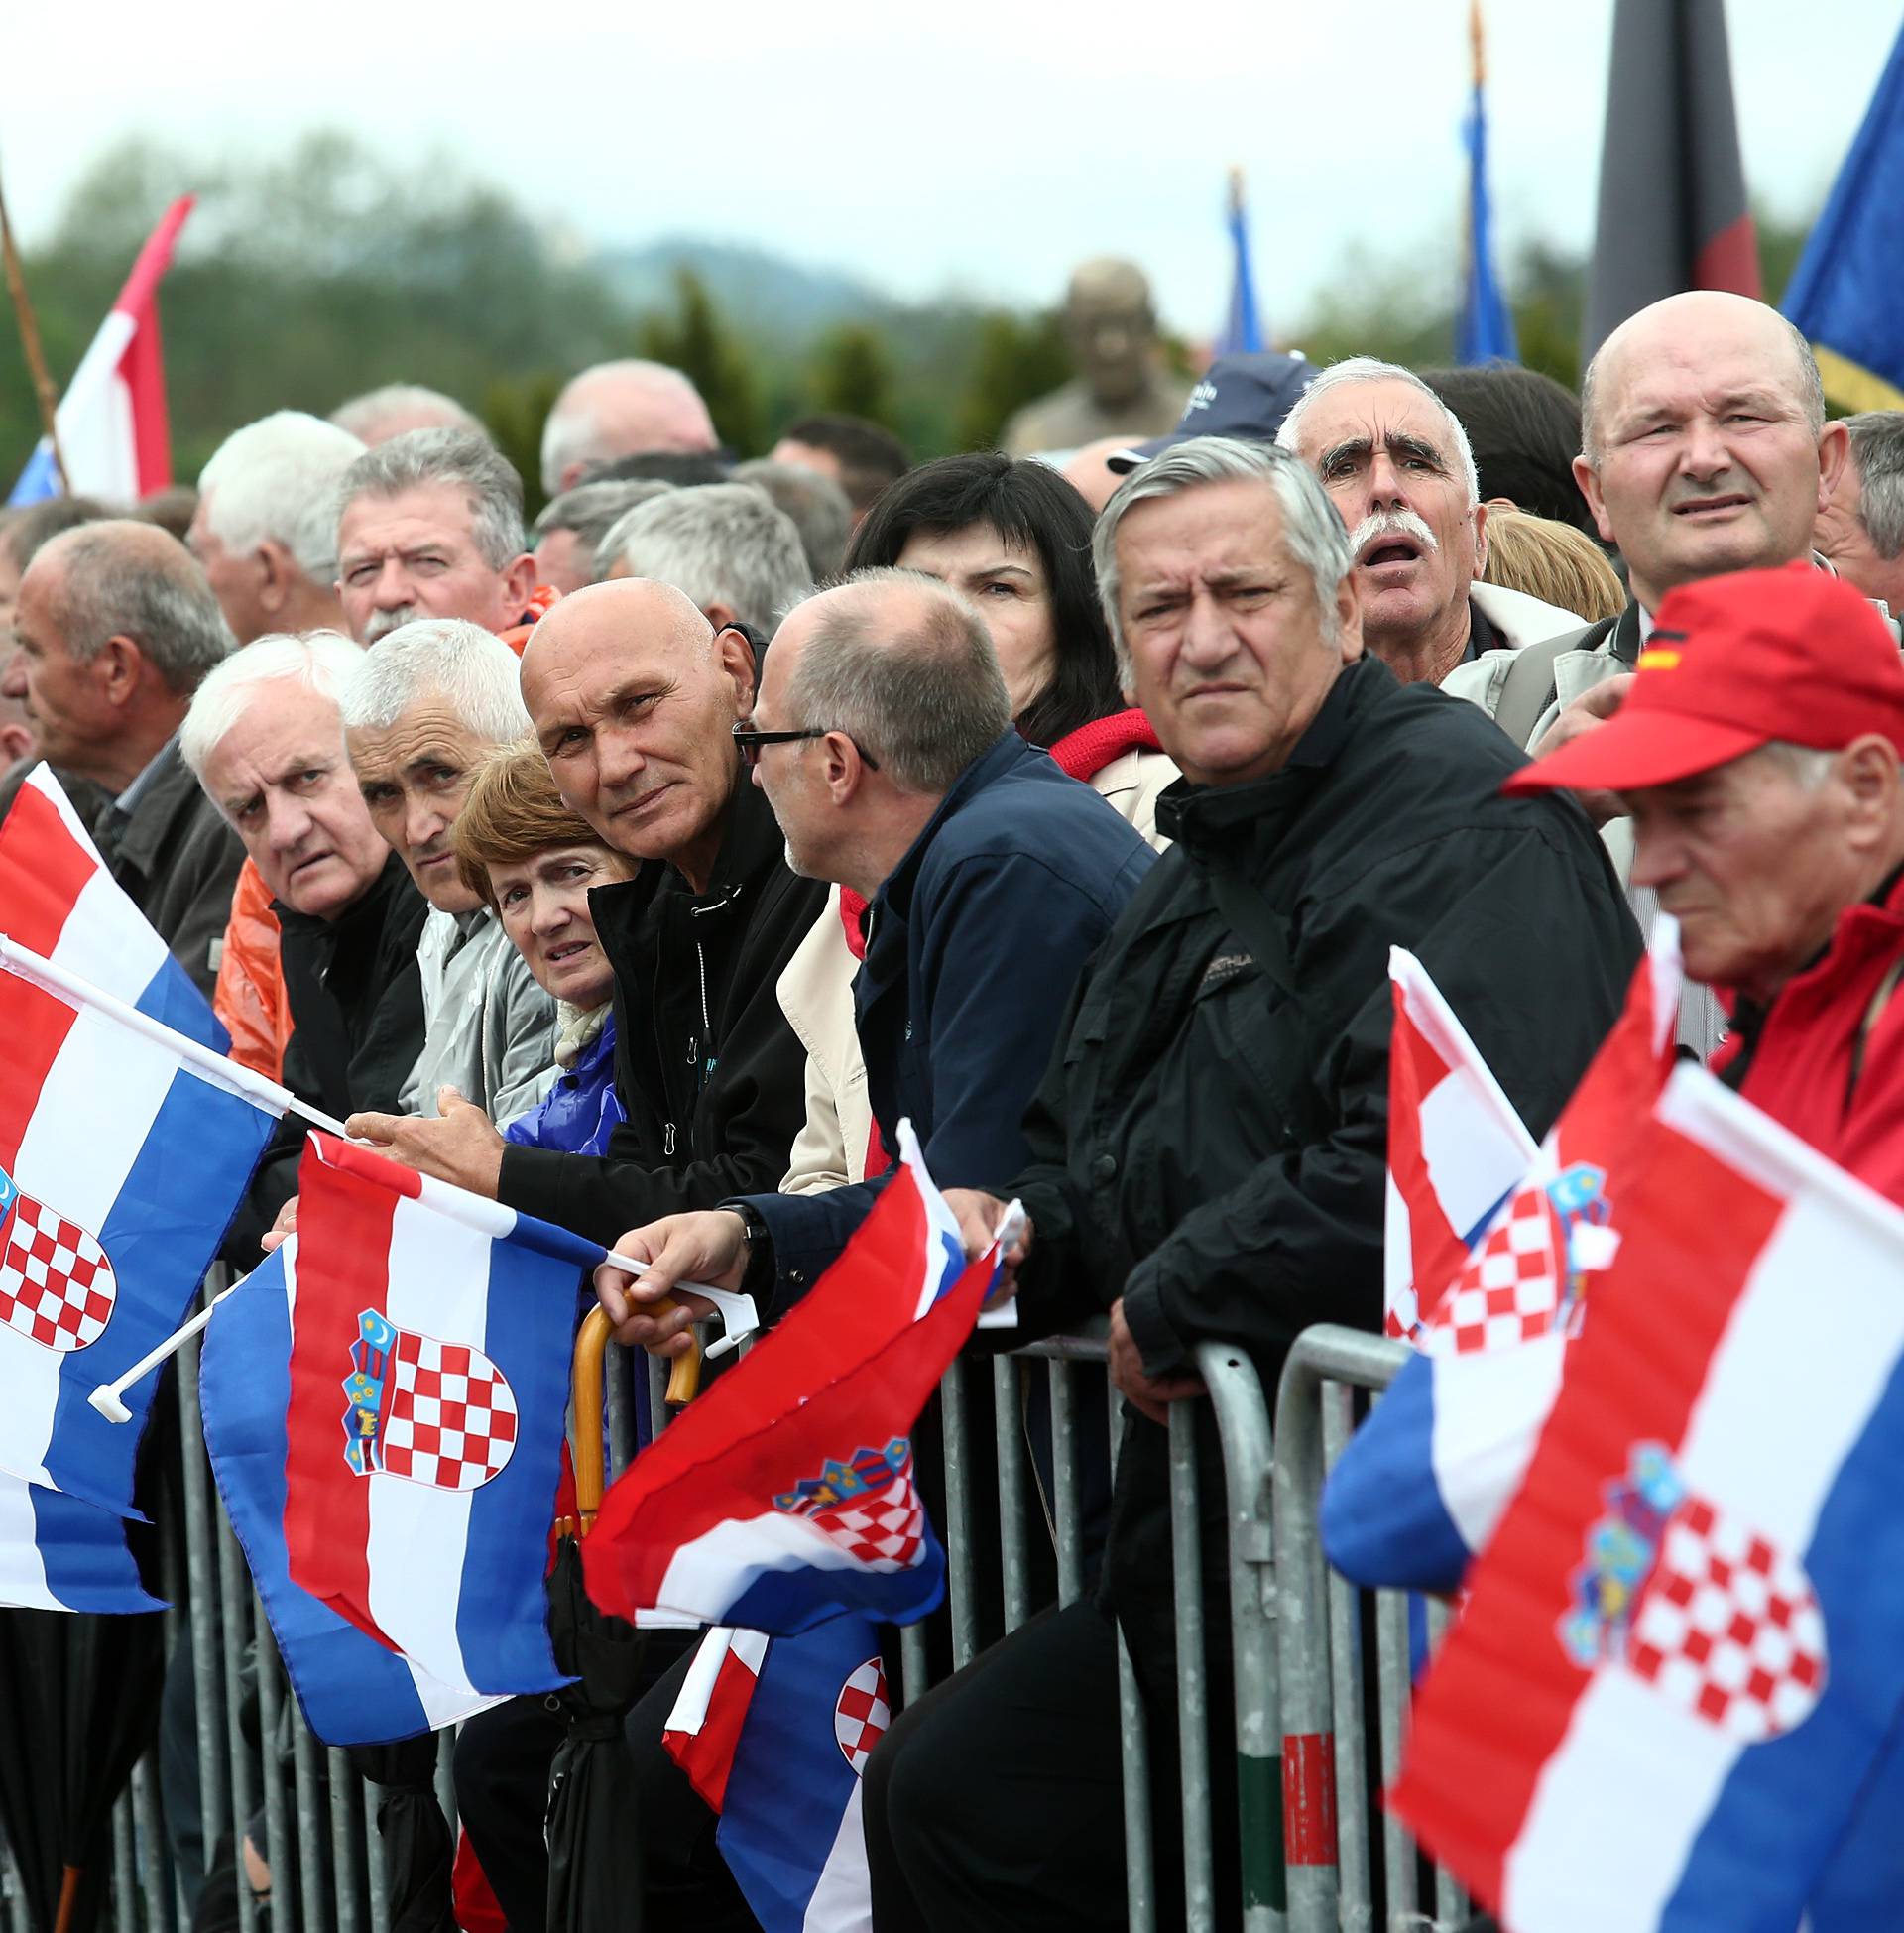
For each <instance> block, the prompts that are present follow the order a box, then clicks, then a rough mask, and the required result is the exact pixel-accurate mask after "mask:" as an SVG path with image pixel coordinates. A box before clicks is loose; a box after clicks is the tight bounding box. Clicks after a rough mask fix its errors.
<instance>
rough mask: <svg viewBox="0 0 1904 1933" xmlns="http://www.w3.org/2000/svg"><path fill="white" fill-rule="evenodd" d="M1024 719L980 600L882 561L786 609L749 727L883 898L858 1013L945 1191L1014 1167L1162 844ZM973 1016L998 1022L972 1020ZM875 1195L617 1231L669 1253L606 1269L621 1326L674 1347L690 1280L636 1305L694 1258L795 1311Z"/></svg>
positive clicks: (691, 1268) (770, 765) (811, 820)
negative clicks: (1068, 1018) (1088, 966)
mask: <svg viewBox="0 0 1904 1933" xmlns="http://www.w3.org/2000/svg"><path fill="white" fill-rule="evenodd" d="M735 736H736V738H737V739H738V740H739V741H740V743H741V746H742V748H743V751H744V754H745V756H746V757H747V759H748V760H749V761H750V763H752V765H753V766H754V782H755V784H756V785H759V786H760V787H761V789H762V790H763V791H764V792H765V793H766V794H767V797H768V800H769V802H770V803H771V804H772V805H773V816H774V817H775V819H777V820H778V822H779V826H780V830H781V832H782V833H783V834H784V835H785V839H786V850H787V856H788V859H789V860H790V862H791V864H792V865H793V867H794V868H795V870H796V871H798V872H799V873H801V874H802V875H803V876H805V877H806V878H809V879H821V880H828V881H833V882H836V883H838V884H839V885H842V886H848V887H851V888H852V889H853V891H854V892H855V893H858V894H859V895H861V896H862V897H863V898H864V899H865V900H867V901H868V902H869V905H870V909H869V912H868V914H867V920H866V924H867V929H868V932H869V934H870V938H869V940H868V944H867V953H866V964H865V967H864V970H863V971H862V972H861V973H860V975H859V977H858V979H857V981H856V982H855V985H854V1008H855V1018H856V1025H857V1030H858V1032H859V1036H860V1043H861V1048H862V1051H863V1052H864V1054H865V1058H866V1064H867V1081H868V1086H869V1089H870V1091H871V1094H872V1099H873V1108H874V1113H875V1116H876V1117H877V1119H878V1122H879V1125H880V1129H881V1133H882V1138H883V1140H884V1142H885V1145H886V1151H887V1155H888V1157H889V1158H890V1159H896V1157H897V1153H898V1135H897V1129H898V1124H899V1122H900V1120H901V1119H905V1118H909V1119H910V1120H911V1122H912V1126H913V1128H914V1130H915V1131H916V1132H917V1134H918V1136H919V1139H920V1142H921V1145H922V1146H923V1148H924V1149H925V1157H926V1164H927V1166H928V1167H929V1168H930V1169H931V1171H932V1173H933V1175H934V1176H935V1178H937V1180H938V1181H939V1183H940V1185H941V1186H949V1185H954V1184H976V1183H978V1182H981V1181H984V1180H985V1179H987V1178H989V1177H990V1176H992V1175H995V1174H1004V1173H1009V1172H1014V1171H1015V1170H1016V1169H1017V1167H1018V1166H1019V1165H1020V1164H1021V1162H1022V1160H1023V1157H1024V1139H1023V1133H1022V1129H1021V1126H1020V1123H1021V1120H1022V1117H1023V1114H1024V1108H1025V1103H1026V1102H1027V1101H1028V1100H1029V1099H1030V1094H1031V1089H1032V1087H1033V1085H1034V1084H1035V1082H1036V1080H1037V1076H1038V1072H1039V1070H1040V1069H1041V1068H1042V1066H1043V1064H1044V1061H1045V1059H1046V1057H1047V1056H1048V1055H1049V1053H1050V1051H1051V1042H1052V1040H1053V1039H1054V1038H1055V1037H1056V1034H1057V1030H1058V1022H1059V1020H1060V1018H1061V1017H1062V1014H1063V1010H1064V1004H1065V1002H1066V1000H1067V999H1068V998H1069V995H1070V989H1071V983H1072V982H1073V981H1074V980H1075V979H1076V978H1077V975H1078V970H1079V969H1080V968H1081V967H1082V966H1083V964H1084V962H1085V960H1086V959H1087V958H1088V957H1089V956H1090V954H1091V953H1092V952H1093V951H1094V950H1095V948H1096V947H1097V946H1098V944H1099V943H1100V942H1101V941H1102V940H1103V938H1104V936H1105V934H1106V933H1107V932H1108V931H1109V930H1110V928H1111V925H1112V923H1113V921H1114V920H1115V919H1116V918H1117V916H1118V914H1119V913H1120V912H1121V911H1122V910H1123V909H1124V906H1125V905H1126V903H1127V902H1128V901H1129V900H1130V895H1131V893H1132V892H1133V891H1134V890H1135V888H1136V885H1137V882H1138V881H1139V880H1140V879H1141V878H1142V877H1143V875H1144V873H1145V871H1146V870H1147V869H1148V867H1149V864H1150V860H1151V857H1152V855H1151V852H1150V848H1149V847H1148V846H1146V845H1145V844H1144V842H1143V841H1142V840H1141V839H1140V838H1138V836H1137V835H1136V833H1135V832H1133V831H1132V830H1131V829H1130V824H1129V822H1128V821H1126V820H1125V819H1123V818H1121V817H1120V816H1119V815H1118V814H1117V813H1116V812H1114V811H1113V810H1111V808H1110V807H1109V806H1107V805H1106V804H1105V803H1104V801H1103V800H1102V799H1101V798H1099V797H1098V796H1097V794H1096V793H1095V792H1093V791H1092V790H1091V789H1090V787H1089V786H1087V785H1079V784H1078V783H1077V782H1076V781H1075V780H1067V779H1066V777H1065V775H1064V774H1063V773H1062V772H1061V771H1060V770H1059V769H1058V767H1057V766H1055V765H1053V764H1052V762H1051V760H1050V759H1049V758H1048V757H1047V756H1046V755H1045V754H1044V753H1042V752H1040V751H1037V750H1036V749H1035V748H1033V747H1031V746H1028V745H1027V744H1025V742H1024V741H1023V739H1021V738H1019V736H1018V735H1017V733H1016V732H1015V731H1013V730H1011V700H1010V698H1009V697H1008V696H1007V695H1006V689H1005V680H1004V677H1003V675H1002V673H1001V672H1000V670H999V661H998V655H997V653H996V652H994V650H993V649H992V640H991V638H990V636H989V635H988V634H987V632H986V629H985V625H984V621H983V620H982V619H981V618H980V617H979V615H978V613H977V611H976V610H975V609H974V608H973V607H972V606H971V605H969V604H968V603H967V602H966V601H965V599H964V598H963V597H961V596H960V595H959V594H958V593H957V592H955V591H952V590H949V589H947V588H946V587H945V586H944V585H942V584H937V583H934V582H933V581H932V580H930V579H927V578H919V577H915V576H912V575H910V574H909V573H906V572H902V571H896V570H874V571H864V572H861V573H860V574H859V575H858V576H855V577H854V578H852V579H850V580H849V581H848V582H847V583H846V584H844V585H842V586H841V587H840V588H839V589H837V590H832V591H826V592H823V593H821V594H820V595H819V596H817V597H814V598H811V599H809V600H808V601H807V602H806V603H804V604H802V605H800V606H799V607H798V608H797V609H796V610H795V611H794V612H793V613H792V615H791V616H789V617H788V618H787V620H786V622H785V623H784V624H783V625H781V627H780V629H779V631H778V633H777V634H776V635H775V637H774V640H773V650H772V651H770V652H769V653H768V654H767V659H766V668H765V671H764V674H763V677H762V681H761V693H760V699H759V702H758V703H757V704H756V705H755V707H754V716H753V719H752V721H751V724H750V726H749V728H748V729H746V730H744V731H739V732H737V733H736V734H735ZM974 1014H983V1015H985V1016H987V1023H986V1025H985V1026H983V1027H971V1026H969V1025H967V1024H966V1017H968V1016H971V1015H974ZM878 1191H879V1183H877V1182H871V1183H860V1184H857V1185H851V1186H847V1187H843V1188H836V1189H833V1190H830V1191H829V1192H827V1193H824V1194H818V1195H778V1194H773V1195H761V1196H754V1197H750V1198H749V1199H747V1200H745V1201H742V1202H739V1203H736V1204H735V1205H734V1207H733V1208H731V1209H723V1210H721V1211H719V1212H717V1213H713V1214H700V1215H685V1216H678V1217H675V1218H672V1219H671V1220H669V1221H664V1222H660V1223H657V1224H655V1225H654V1226H653V1227H649V1228H644V1229H639V1230H637V1231H635V1232H634V1233H633V1234H631V1235H628V1236H625V1237H623V1242H624V1243H631V1242H632V1243H633V1244H635V1246H634V1247H633V1248H623V1249H622V1253H624V1254H626V1255H632V1256H634V1257H635V1258H636V1259H637V1260H639V1261H653V1262H654V1263H655V1264H656V1267H655V1269H654V1274H653V1275H652V1276H651V1277H649V1278H645V1279H644V1280H643V1281H642V1282H641V1283H640V1284H639V1285H630V1284H629V1282H628V1278H627V1277H626V1276H625V1275H624V1274H622V1272H621V1271H620V1270H605V1271H604V1275H603V1301H604V1302H605V1303H606V1304H607V1306H608V1307H609V1308H610V1310H611V1312H612V1313H614V1314H615V1315H616V1316H617V1318H618V1320H619V1322H620V1325H621V1326H620V1329H619V1331H618V1333H619V1334H620V1335H621V1336H622V1338H623V1340H624V1341H628V1342H643V1343H647V1344H649V1345H650V1346H651V1347H658V1349H659V1350H660V1352H661V1353H664V1354H672V1353H675V1352H676V1351H678V1350H680V1349H682V1348H684V1347H685V1346H686V1345H685V1343H684V1342H682V1341H678V1340H676V1338H677V1337H678V1335H679V1332H680V1331H681V1330H682V1329H683V1328H685V1326H686V1324H687V1322H688V1320H689V1319H690V1312H691V1311H692V1310H693V1308H694V1307H695V1305H697V1304H698V1301H699V1298H698V1297H689V1298H686V1299H685V1301H684V1302H683V1305H682V1307H681V1308H680V1309H679V1310H678V1311H676V1312H675V1313H674V1314H671V1315H667V1316H663V1317H661V1318H659V1319H658V1320H657V1319H655V1318H654V1317H652V1316H650V1315H648V1314H647V1312H646V1305H647V1304H650V1303H652V1302H654V1301H655V1300H656V1299H657V1298H658V1297H659V1296H660V1295H662V1294H665V1293H668V1292H669V1291H670V1290H671V1289H672V1286H673V1284H674V1282H675V1281H676V1280H678V1279H681V1278H683V1277H685V1278H689V1279H699V1280H703V1281H711V1282H713V1283H715V1284H716V1285H717V1286H718V1285H722V1284H723V1283H728V1284H732V1283H737V1282H738V1281H739V1279H740V1274H741V1270H742V1268H743V1265H744V1264H745V1265H746V1266H747V1267H748V1274H749V1285H750V1289H751V1290H754V1291H758V1292H759V1296H758V1299H760V1300H761V1302H762V1304H763V1306H764V1307H767V1308H770V1309H772V1308H776V1307H783V1306H785V1305H786V1304H787V1303H790V1302H791V1301H792V1300H793V1299H794V1298H795V1296H797V1295H798V1294H799V1293H800V1292H801V1291H803V1290H804V1289H805V1288H806V1287H807V1286H809V1285H810V1284H811V1282H812V1281H813V1279H814V1278H815V1277H816V1276H817V1275H818V1273H819V1272H820V1271H821V1270H822V1269H824V1268H825V1267H826V1265H827V1264H828V1262H830V1261H831V1260H832V1258H833V1256H834V1255H835V1254H837V1252H838V1251H839V1249H840V1248H841V1246H842V1245H843V1244H844V1242H845V1240H846V1237H847V1236H848V1235H849V1234H850V1233H851V1231H852V1230H853V1228H854V1227H856V1226H857V1225H858V1223H859V1221H860V1219H861V1217H862V1216H863V1215H864V1214H865V1213H866V1211H867V1209H868V1208H869V1207H871V1205H872V1202H873V1198H874V1196H875V1195H876V1194H877V1193H878ZM750 1228H752V1229H753V1230H754V1239H753V1240H752V1241H749V1240H748V1239H747V1238H748V1231H749V1229H750ZM631 1306H632V1309H633V1313H632V1314H631V1313H630V1310H631ZM703 1312H704V1311H703Z"/></svg>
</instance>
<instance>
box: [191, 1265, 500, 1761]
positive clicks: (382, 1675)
mask: <svg viewBox="0 0 1904 1933" xmlns="http://www.w3.org/2000/svg"><path fill="white" fill-rule="evenodd" d="M298 1241H299V1238H298V1237H297V1236H293V1237H292V1238H291V1239H290V1240H289V1241H287V1242H286V1243H285V1245H284V1246H283V1247H282V1248H280V1249H277V1250H275V1251H274V1252H273V1253H272V1254H271V1255H269V1256H267V1257H266V1258H265V1260H264V1261H263V1262H262V1263H261V1264H260V1265H259V1266H258V1267H257V1268H256V1269H253V1270H252V1272H251V1274H250V1275H249V1276H247V1277H246V1279H245V1280H244V1281H243V1282H242V1283H240V1284H239V1286H238V1288H237V1289H236V1290H235V1291H234V1292H233V1293H232V1294H231V1295H229V1296H227V1297H226V1298H225V1300H224V1301H222V1302H221V1303H220V1304H219V1305H218V1309H217V1313H216V1314H214V1315H213V1317H212V1318H211V1322H210V1324H209V1325H208V1327H207V1328H206V1331H205V1344H204V1354H203V1355H202V1356H201V1357H200V1359H199V1365H198V1409H199V1414H200V1416H201V1417H202V1419H203V1422H204V1431H205V1448H206V1450H207V1451H208V1452H209V1453H210V1456H211V1471H212V1475H213V1477H214V1478H215V1479H216V1480H217V1484H218V1494H219V1495H220V1496H221V1497H222V1498H223V1499H224V1500H225V1510H226V1513H227V1514H228V1515H229V1516H230V1518H231V1527H232V1529H233V1530H235V1531H236V1532H237V1535H238V1541H239V1543H240V1545H241V1546H242V1547H243V1549H244V1553H245V1561H246V1562H247V1563H248V1564H249V1565H250V1567H251V1575H252V1579H253V1581H254V1582H255V1583H256V1584H257V1586H258V1596H259V1599H260V1600H261V1602H262V1603H263V1605H264V1607H265V1616H266V1617H267V1618H268V1619H269V1620H270V1622H271V1633H272V1636H273V1637H274V1638H275V1639H276V1640H277V1644H278V1651H279V1655H280V1656H281V1657H282V1658H283V1659H284V1661H285V1672H286V1675H287V1676H288V1677H289V1678H290V1680H291V1686H292V1690H293V1691H294V1692H296V1694H297V1703H298V1704H299V1706H301V1707H302V1709H303V1714H304V1719H305V1722H306V1723H307V1724H308V1725H309V1727H310V1729H311V1730H312V1731H313V1732H314V1733H315V1734H316V1735H317V1737H318V1738H319V1739H321V1740H322V1741H323V1743H324V1744H325V1745H329V1746H357V1745H384V1744H388V1743H390V1742H391V1741H393V1740H397V1739H409V1738H414V1737H415V1736H416V1734H417V1733H419V1732H433V1731H436V1730H438V1729H439V1728H440V1727H442V1726H445V1725H453V1724H455V1723H456V1721H457V1720H458V1719H463V1718H467V1717H468V1716H469V1715H470V1714H471V1713H472V1712H479V1711H482V1710H484V1709H485V1708H486V1707H488V1706H490V1705H494V1704H496V1703H497V1702H499V1701H498V1700H497V1699H495V1698H493V1697H487V1696H484V1695H482V1694H479V1693H474V1692H472V1691H471V1690H469V1688H468V1687H467V1686H456V1685H446V1684H444V1683H442V1682H441V1681H440V1680H438V1679H436V1678H433V1677H431V1676H430V1674H429V1673H428V1672H427V1671H425V1670H423V1669H422V1668H421V1667H420V1666H419V1665H416V1664H414V1663H412V1662H411V1660H410V1659H408V1658H403V1657H398V1656H396V1655H394V1654H393V1653H392V1652H391V1650H390V1649H389V1648H388V1646H386V1645H384V1644H381V1643H379V1642H378V1641H377V1639H376V1638H374V1637H370V1636H367V1635H366V1634H365V1633H364V1632H363V1631H360V1630H359V1629H358V1628H357V1627H356V1626H355V1625H353V1624H352V1623H351V1622H350V1621H349V1620H348V1619H347V1618H342V1617H340V1616H339V1615H338V1614H337V1613H336V1612H335V1611H333V1610H331V1609H330V1608H329V1606H327V1605H322V1604H319V1603H318V1602H317V1600H316V1599H315V1598H313V1597H312V1596H311V1595H310V1593H309V1592H308V1591H304V1590H300V1589H299V1588H298V1587H297V1585H296V1584H294V1583H293V1582H292V1580H291V1557H290V1552H289V1551H288V1550H287V1548H286V1545H285V1468H286V1463H287V1460H288V1453H289V1447H290V1445H289V1440H288V1433H287V1428H286V1417H287V1416H288V1415H289V1413H290V1410H291V1332H292V1320H293V1311H294V1309H295V1307H296V1305H297V1250H298Z"/></svg>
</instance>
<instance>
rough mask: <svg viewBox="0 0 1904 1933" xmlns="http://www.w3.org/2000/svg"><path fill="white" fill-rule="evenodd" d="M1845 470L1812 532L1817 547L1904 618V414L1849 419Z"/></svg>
mask: <svg viewBox="0 0 1904 1933" xmlns="http://www.w3.org/2000/svg"><path fill="white" fill-rule="evenodd" d="M1844 429H1845V433H1846V434H1847V435H1848V436H1849V437H1850V439H1851V440H1850V448H1849V450H1848V451H1847V453H1846V456H1845V462H1844V469H1842V470H1841V471H1840V472H1839V476H1838V482H1837V484H1836V485H1835V486H1834V488H1833V490H1832V493H1831V495H1830V496H1829V497H1828V498H1827V499H1826V502H1825V507H1824V508H1823V509H1822V510H1821V511H1820V512H1819V513H1818V522H1817V523H1816V524H1815V525H1814V526H1813V528H1812V547H1813V548H1814V549H1815V550H1816V551H1817V552H1818V553H1819V555H1820V556H1822V557H1823V558H1824V559H1825V560H1826V561H1827V562H1828V563H1829V564H1830V565H1831V566H1832V568H1833V569H1834V570H1836V571H1837V572H1838V574H1839V575H1840V576H1841V577H1843V578H1844V581H1845V582H1846V583H1848V584H1854V585H1855V586H1856V587H1857V588H1858V589H1859V590H1861V591H1862V592H1863V593H1864V595H1865V596H1866V597H1870V598H1875V599H1877V600H1878V601H1879V602H1881V603H1882V604H1883V605H1884V606H1885V608H1886V609H1887V610H1888V611H1889V612H1890V613H1891V615H1892V616H1893V617H1899V616H1904V410H1867V411H1865V413H1864V414H1863V415H1862V416H1858V417H1846V418H1845V419H1844Z"/></svg>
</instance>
